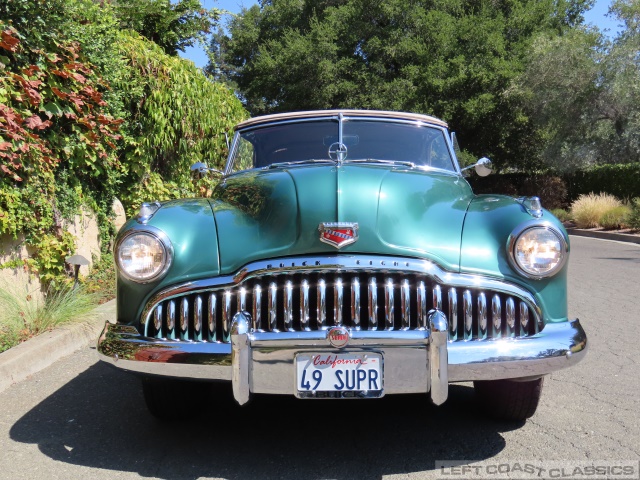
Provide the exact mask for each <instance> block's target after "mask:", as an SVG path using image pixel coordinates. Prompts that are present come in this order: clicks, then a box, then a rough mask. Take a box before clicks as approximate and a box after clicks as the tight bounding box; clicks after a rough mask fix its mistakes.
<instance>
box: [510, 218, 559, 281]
mask: <svg viewBox="0 0 640 480" xmlns="http://www.w3.org/2000/svg"><path fill="white" fill-rule="evenodd" d="M509 254H510V260H511V263H512V264H513V265H514V267H515V268H516V269H517V270H518V271H519V272H520V273H522V274H523V275H524V276H526V277H529V278H545V277H550V276H552V275H555V274H556V273H557V272H558V271H560V269H561V268H562V266H563V265H564V262H565V261H566V259H567V242H566V241H565V239H564V236H563V235H562V233H560V232H559V231H557V230H556V229H555V228H553V227H551V226H540V225H539V226H531V227H528V228H525V229H524V230H522V231H520V232H517V233H514V234H512V235H511V237H510V241H509Z"/></svg>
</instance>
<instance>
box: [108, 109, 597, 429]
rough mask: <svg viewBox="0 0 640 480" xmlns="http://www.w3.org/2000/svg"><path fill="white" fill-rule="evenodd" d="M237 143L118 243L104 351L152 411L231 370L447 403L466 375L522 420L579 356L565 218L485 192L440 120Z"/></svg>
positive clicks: (246, 378)
mask: <svg viewBox="0 0 640 480" xmlns="http://www.w3.org/2000/svg"><path fill="white" fill-rule="evenodd" d="M230 152H231V153H230V155H229V159H228V162H227V164H226V168H225V170H224V172H218V173H220V174H221V175H222V179H221V181H220V183H219V184H218V185H217V186H216V187H215V189H214V191H213V193H212V195H211V198H191V199H183V200H175V201H170V202H166V203H158V202H153V203H145V204H143V206H142V207H141V209H140V212H139V214H138V216H137V217H136V218H133V219H131V220H129V221H128V222H127V223H126V224H125V225H124V227H123V228H122V230H121V231H120V232H119V234H118V237H117V239H116V245H115V257H116V263H117V267H118V281H117V282H118V283H117V322H116V323H115V324H113V323H107V324H106V326H105V329H104V331H103V333H102V335H101V337H100V340H99V343H98V351H99V354H100V357H101V359H102V360H104V361H106V362H109V363H111V364H113V365H115V366H116V367H119V368H121V369H123V370H127V371H130V372H135V373H138V374H140V375H141V377H142V380H143V382H142V383H143V390H144V394H145V399H146V402H147V406H148V407H149V409H150V411H151V412H152V413H153V414H155V415H156V416H158V417H161V418H166V417H171V416H179V415H180V414H181V412H182V413H184V412H183V408H184V405H189V404H190V403H189V402H190V401H191V400H192V399H191V398H190V397H189V395H198V393H197V391H195V390H194V389H193V388H192V387H193V385H194V383H193V382H206V381H226V382H228V383H230V384H231V389H230V390H232V391H233V396H234V398H235V399H236V400H237V402H238V403H239V404H245V403H246V402H248V401H249V399H250V398H251V395H252V394H253V393H261V394H280V395H294V396H296V397H298V398H301V399H310V398H313V399H317V398H329V399H345V398H377V397H382V396H383V395H387V394H408V393H414V394H428V395H429V396H430V398H431V400H432V401H433V402H434V403H435V404H441V403H443V402H444V401H445V400H446V399H447V395H448V385H449V383H452V382H467V381H473V382H474V386H475V390H476V394H477V398H478V401H479V402H481V403H482V404H483V405H484V406H485V407H486V409H487V412H488V413H489V414H492V415H494V416H497V417H501V418H507V419H516V420H522V419H525V418H528V417H530V416H531V415H533V413H534V412H535V410H536V407H537V405H538V401H539V399H540V394H541V391H542V382H543V378H544V376H545V375H547V374H549V373H551V372H553V371H554V370H558V369H561V368H565V367H569V366H571V365H573V364H575V363H577V362H578V361H579V360H580V359H582V357H583V356H584V354H585V352H586V345H587V339H586V335H585V333H584V331H583V329H582V327H581V326H580V323H579V321H578V320H570V319H569V317H568V312H567V268H566V263H567V257H568V255H569V240H568V237H567V233H566V231H565V230H564V228H563V227H562V224H561V223H560V222H559V221H558V220H557V219H556V218H555V217H553V216H552V215H551V214H550V213H549V212H548V211H546V210H544V209H543V208H542V206H541V204H540V201H539V199H538V198H536V197H525V198H512V197H506V196H500V195H474V194H473V192H472V191H471V188H470V187H469V184H468V183H467V181H466V180H465V178H464V177H463V175H462V170H461V169H460V166H459V165H458V163H457V160H456V156H455V153H454V149H453V141H452V138H451V136H450V135H449V133H448V129H447V125H446V124H445V123H444V122H442V121H441V120H438V119H436V118H433V117H429V116H425V115H418V114H412V113H398V112H383V111H364V110H328V111H311V112H296V113H289V114H277V115H269V116H264V117H258V118H254V119H251V120H248V121H246V122H243V123H241V124H239V125H238V126H237V127H236V129H235V136H234V138H233V141H232V143H231V148H230ZM473 167H475V170H476V172H477V173H478V174H480V175H486V174H488V173H489V172H490V168H491V165H490V161H489V160H488V159H486V158H483V159H481V160H479V161H478V162H477V163H476V164H475V165H474V166H473ZM469 168H471V167H469ZM211 171H212V169H210V168H208V167H207V166H206V165H205V164H202V163H200V164H196V165H194V166H193V167H192V173H193V174H194V175H195V176H196V177H198V176H202V175H207V174H209V173H211ZM187 381H188V382H187Z"/></svg>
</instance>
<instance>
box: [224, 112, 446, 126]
mask: <svg viewBox="0 0 640 480" xmlns="http://www.w3.org/2000/svg"><path fill="white" fill-rule="evenodd" d="M340 113H342V114H343V115H344V116H345V117H376V118H392V119H399V120H414V121H419V122H425V123H430V124H432V125H438V126H441V127H445V128H446V127H447V124H446V122H443V121H442V120H440V119H438V118H436V117H431V116H429V115H422V114H420V113H406V112H389V111H385V110H309V111H303V112H288V113H276V114H273V115H263V116H261V117H254V118H250V119H249V120H245V121H244V122H241V123H239V124H238V125H236V128H235V129H236V130H240V129H243V128H246V127H252V126H256V125H260V124H262V123H271V122H278V121H283V120H296V119H300V118H313V117H319V118H320V117H335V116H337V115H339V114H340Z"/></svg>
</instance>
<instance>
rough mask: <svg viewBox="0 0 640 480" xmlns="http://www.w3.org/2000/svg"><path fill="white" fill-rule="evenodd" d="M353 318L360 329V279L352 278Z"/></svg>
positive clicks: (356, 326)
mask: <svg viewBox="0 0 640 480" xmlns="http://www.w3.org/2000/svg"><path fill="white" fill-rule="evenodd" d="M351 320H352V321H353V326H354V328H355V329H356V330H360V328H361V327H360V279H359V278H358V277H354V278H353V280H351Z"/></svg>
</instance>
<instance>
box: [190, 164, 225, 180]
mask: <svg viewBox="0 0 640 480" xmlns="http://www.w3.org/2000/svg"><path fill="white" fill-rule="evenodd" d="M209 173H217V174H218V175H224V174H223V173H222V172H221V171H220V170H216V169H215V168H209V167H207V164H206V163H202V162H198V163H194V164H193V165H191V178H193V179H194V180H200V179H201V178H204V177H206V176H207V175H208V174H209Z"/></svg>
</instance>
